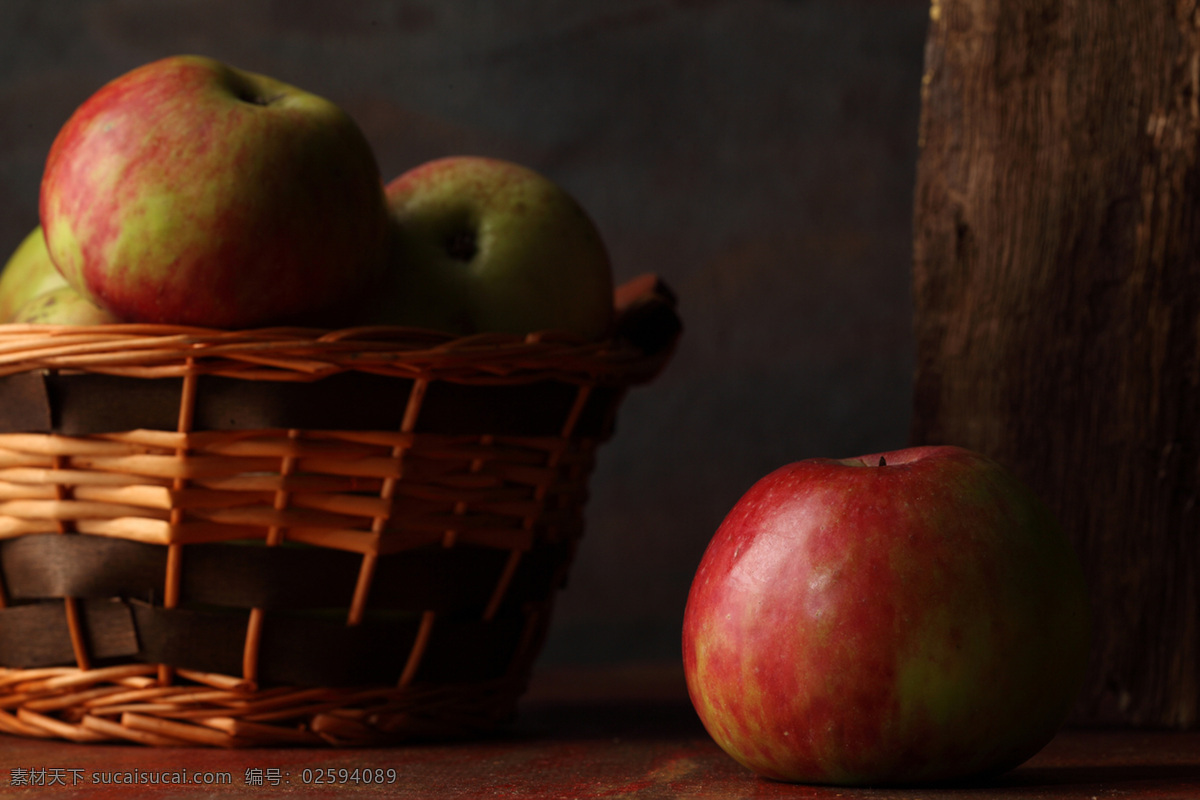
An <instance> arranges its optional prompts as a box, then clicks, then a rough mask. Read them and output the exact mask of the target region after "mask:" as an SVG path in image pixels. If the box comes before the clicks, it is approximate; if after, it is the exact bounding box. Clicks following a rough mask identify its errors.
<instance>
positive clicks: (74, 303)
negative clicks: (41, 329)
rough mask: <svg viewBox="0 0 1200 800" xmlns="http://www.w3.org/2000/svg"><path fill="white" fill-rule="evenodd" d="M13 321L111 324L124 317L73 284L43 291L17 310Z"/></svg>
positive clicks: (43, 323) (49, 323)
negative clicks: (81, 291)
mask: <svg viewBox="0 0 1200 800" xmlns="http://www.w3.org/2000/svg"><path fill="white" fill-rule="evenodd" d="M12 321H13V322H27V323H35V324H39V325H108V324H111V323H115V322H121V321H122V320H121V319H120V318H119V317H117V316H115V315H114V314H113V313H112V312H110V311H106V310H105V309H103V308H100V307H99V306H97V305H95V304H94V303H92V302H91V301H90V300H88V299H86V298H85V297H83V295H81V294H79V292H77V291H75V290H74V289H72V288H71V287H70V286H66V285H63V286H59V287H58V288H56V289H50V290H49V291H46V292H42V293H41V294H39V295H38V296H37V297H34V298H32V299H31V300H29V301H28V302H27V303H25V304H24V305H22V306H21V307H20V308H19V309H17V312H16V314H14V315H13V319H12Z"/></svg>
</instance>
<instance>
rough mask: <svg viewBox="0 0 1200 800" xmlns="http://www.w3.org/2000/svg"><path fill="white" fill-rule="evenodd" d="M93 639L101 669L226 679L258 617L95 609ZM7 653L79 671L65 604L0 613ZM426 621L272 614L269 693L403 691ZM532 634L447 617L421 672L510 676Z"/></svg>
mask: <svg viewBox="0 0 1200 800" xmlns="http://www.w3.org/2000/svg"><path fill="white" fill-rule="evenodd" d="M82 605H83V608H84V615H83V616H84V622H83V627H84V633H85V636H86V638H87V640H88V643H89V646H90V648H91V650H92V651H93V654H94V656H95V658H96V660H97V662H103V661H106V660H109V661H141V662H146V663H166V664H171V665H172V666H175V667H178V668H181V669H192V670H199V671H203V672H210V673H216V674H220V675H238V674H240V672H241V666H242V647H243V643H244V642H245V636H246V624H247V618H248V612H243V611H211V610H205V611H201V610H194V609H166V608H162V607H160V606H153V605H150V604H148V603H144V602H141V601H129V602H121V601H117V600H88V601H85V602H83V603H82ZM0 620H2V624H0V652H3V653H4V654H5V658H4V660H5V661H6V663H8V664H11V665H12V666H14V667H17V668H21V669H30V668H37V667H49V666H60V665H69V664H72V663H73V662H74V654H73V651H72V648H71V641H70V635H69V633H68V631H67V622H66V617H65V614H64V613H63V607H62V603H61V602H57V601H43V602H38V603H33V604H28V605H21V606H14V607H11V608H6V609H3V610H2V611H0ZM419 622H420V616H419V615H418V614H391V615H387V616H386V617H385V618H373V619H368V620H366V621H364V622H363V623H362V624H360V625H357V626H353V627H349V626H346V625H345V624H342V623H339V622H336V621H333V620H330V619H327V618H325V617H323V616H318V615H314V614H299V613H279V614H268V615H267V618H266V622H265V624H264V626H263V636H262V641H261V643H260V646H259V661H258V676H259V680H260V682H261V683H262V684H264V685H279V684H286V685H299V686H329V685H333V686H362V685H368V684H393V683H395V681H396V679H397V677H398V676H399V674H400V672H401V670H402V669H403V668H404V662H405V659H406V658H407V657H408V653H409V650H410V649H411V647H412V642H413V639H414V638H415V637H416V635H417V629H418V627H419ZM524 627H525V618H524V615H523V614H521V613H509V614H504V615H500V616H497V617H495V618H493V619H491V620H487V621H485V620H481V619H470V618H467V619H464V618H460V617H453V616H451V617H446V618H443V619H441V620H440V621H439V624H438V625H437V626H436V627H435V629H434V631H433V634H432V635H431V636H430V639H429V644H428V648H427V651H426V655H425V658H424V660H423V661H422V666H421V671H420V672H418V674H417V679H418V680H420V679H421V678H422V676H423V675H426V676H433V677H435V678H436V680H437V681H438V682H439V683H457V682H469V681H485V680H492V679H495V678H499V677H501V676H503V675H504V674H505V670H506V669H507V668H508V666H509V664H510V663H511V660H512V658H513V654H514V652H515V651H516V648H517V647H518V646H519V644H520V641H521V637H522V633H523V630H524Z"/></svg>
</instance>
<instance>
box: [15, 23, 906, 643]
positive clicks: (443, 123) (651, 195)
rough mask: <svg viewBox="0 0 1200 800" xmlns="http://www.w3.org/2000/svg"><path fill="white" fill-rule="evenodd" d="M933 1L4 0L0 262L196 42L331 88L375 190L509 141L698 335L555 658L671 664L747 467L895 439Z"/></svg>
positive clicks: (901, 419)
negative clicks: (165, 65) (60, 146)
mask: <svg viewBox="0 0 1200 800" xmlns="http://www.w3.org/2000/svg"><path fill="white" fill-rule="evenodd" d="M928 14H929V10H928V5H927V3H925V2H919V1H918V0H891V2H886V1H884V0H874V1H872V0H791V1H790V2H789V1H786V0H675V1H674V2H668V1H667V0H577V1H576V2H570V3H567V2H558V3H551V2H485V1H484V0H480V1H479V2H445V1H444V0H442V1H435V0H412V1H411V2H383V1H382V0H371V1H368V2H338V3H331V2H322V1H321V0H176V1H174V2H163V0H3V2H2V3H0V108H2V109H3V114H0V250H3V251H4V253H3V258H7V254H8V253H9V252H11V250H12V249H13V248H15V247H16V245H17V244H18V242H19V241H20V240H21V238H22V237H23V236H24V235H25V234H26V233H28V231H29V230H31V229H32V228H33V226H34V225H36V224H37V186H38V181H39V179H40V175H41V169H42V164H43V161H44V159H45V155H46V152H47V149H48V148H49V146H50V142H51V140H52V139H53V137H54V134H55V132H56V131H57V129H58V127H59V126H60V125H61V124H62V123H63V122H64V121H65V120H66V118H67V117H68V116H69V115H70V113H71V111H72V110H73V109H74V108H75V107H76V106H77V105H78V104H79V103H80V102H82V101H83V100H84V99H86V97H87V96H88V95H89V94H90V93H91V92H92V91H94V90H95V89H97V88H98V87H99V86H100V85H101V84H102V83H103V82H105V81H107V80H108V79H110V78H113V77H116V76H117V75H119V74H121V73H123V72H125V71H127V70H129V69H131V68H133V67H135V66H138V65H139V64H142V63H145V62H147V61H151V60H154V59H156V58H159V57H162V56H166V55H172V54H175V53H183V52H195V53H202V54H205V55H210V56H213V57H216V58H220V59H223V60H226V61H228V62H229V63H231V64H234V65H235V66H239V67H243V68H245V69H250V70H253V71H257V72H263V73H266V74H269V75H272V76H274V77H276V78H279V79H281V80H285V81H287V82H289V83H293V84H296V85H298V86H300V87H303V88H305V89H308V90H310V91H313V92H316V93H318V94H321V95H324V96H326V97H328V98H330V99H332V100H334V101H336V102H338V103H340V104H341V105H342V106H343V107H345V108H346V109H347V110H348V111H349V112H350V113H351V114H352V115H353V116H354V117H356V118H357V120H358V121H359V123H360V124H361V126H362V127H363V129H364V130H365V132H366V134H367V136H368V138H369V139H370V140H371V142H372V144H373V145H374V146H375V148H376V151H377V154H378V158H379V161H380V165H381V167H382V170H383V172H384V177H385V179H390V178H391V177H393V176H395V175H397V174H399V173H400V172H402V171H404V170H405V169H407V168H409V167H411V166H414V165H416V164H418V163H420V162H421V161H424V160H427V159H430V158H434V157H437V156H443V155H451V154H458V153H475V154H486V155H493V156H499V157H503V158H509V159H512V160H516V161H519V162H521V163H524V164H527V165H528V166H531V167H533V168H535V169H538V170H540V171H542V172H543V173H545V174H547V175H548V176H550V177H551V178H553V179H554V180H556V181H558V182H559V183H561V184H562V185H564V186H565V187H566V188H567V189H568V190H569V191H571V192H572V193H573V194H575V196H576V197H577V198H578V199H579V200H580V201H581V202H582V203H583V205H584V206H585V207H586V208H587V209H588V210H589V211H590V212H591V213H592V215H593V217H594V218H595V220H596V222H597V224H598V226H599V227H600V229H601V232H602V233H603V235H604V237H605V239H606V240H607V242H608V244H609V247H610V249H611V252H612V256H613V260H614V266H615V270H616V276H617V279H618V280H624V279H627V278H630V277H632V276H634V275H636V274H639V273H642V272H647V271H654V272H658V273H660V274H661V275H663V276H664V277H665V278H666V279H667V281H668V282H669V283H670V284H671V285H672V286H673V287H674V288H675V289H676V291H677V293H678V294H679V297H680V310H681V313H682V316H683V318H684V321H685V324H686V326H687V330H686V333H685V336H684V339H683V341H682V344H681V347H680V349H679V351H678V354H677V356H676V358H675V360H674V362H673V363H672V364H671V366H670V368H669V369H668V370H667V372H666V373H665V374H663V375H662V376H661V378H660V379H659V380H658V381H657V382H656V383H655V384H653V385H651V386H648V387H645V388H641V389H638V390H636V391H635V392H633V393H632V394H631V395H630V397H629V399H628V402H627V404H626V406H625V407H624V409H623V413H622V417H621V418H620V420H619V423H618V433H617V436H616V438H615V440H613V441H612V442H611V443H610V444H608V445H607V446H606V447H605V449H603V450H602V451H601V454H600V459H599V463H598V465H597V469H596V473H595V476H594V479H593V483H592V498H591V501H590V505H589V507H588V526H589V527H588V532H587V534H586V536H585V539H584V542H583V544H582V546H581V548H580V551H579V554H578V560H577V562H576V564H575V568H574V571H573V574H572V578H571V582H570V585H569V587H568V589H567V591H566V592H565V593H564V594H563V595H562V596H561V599H560V603H559V605H558V607H557V611H556V619H555V624H554V627H553V629H552V631H551V635H550V639H549V641H548V643H547V649H546V651H545V654H544V659H545V660H546V661H547V662H551V661H553V662H560V661H617V660H639V659H654V658H675V657H677V654H678V648H679V643H678V639H679V625H680V620H681V616H682V613H683V606H684V601H685V599H686V593H687V587H688V584H689V582H690V580H691V576H692V574H693V572H694V570H695V568H696V565H697V563H698V562H699V559H700V556H701V554H702V552H703V549H704V546H705V544H706V543H707V541H708V539H709V538H710V537H711V536H712V534H713V532H714V530H715V529H716V527H717V525H718V524H719V523H720V521H721V519H722V517H723V516H724V515H725V513H726V512H727V511H728V510H729V508H730V507H731V506H732V505H733V504H734V503H735V502H736V500H737V499H738V497H740V496H741V494H742V493H743V492H744V491H745V490H746V489H747V488H748V487H749V486H750V484H751V483H753V482H754V481H755V480H756V479H757V478H759V477H760V476H762V475H763V474H765V473H767V472H768V471H770V470H772V469H774V468H775V467H778V466H781V465H783V464H785V463H787V462H790V461H794V460H798V459H801V458H807V457H811V456H818V455H821V456H837V457H842V456H852V455H861V454H863V453H867V452H871V451H877V450H884V449H889V448H895V447H901V446H903V445H904V444H905V443H906V441H907V436H908V425H909V416H910V391H911V384H912V370H913V350H914V344H913V341H912V329H911V328H912V325H911V313H912V309H911V301H910V294H909V280H910V269H911V241H912V221H911V217H912V190H913V182H914V178H915V169H916V157H917V142H916V132H917V120H918V115H919V108H920V86H921V72H922V56H923V49H924V39H925V32H926V26H927V24H928Z"/></svg>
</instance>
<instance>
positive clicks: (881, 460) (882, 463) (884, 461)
mask: <svg viewBox="0 0 1200 800" xmlns="http://www.w3.org/2000/svg"><path fill="white" fill-rule="evenodd" d="M879 466H881V467H886V466H887V459H885V458H884V457H883V456H880V457H879Z"/></svg>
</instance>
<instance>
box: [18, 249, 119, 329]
mask: <svg viewBox="0 0 1200 800" xmlns="http://www.w3.org/2000/svg"><path fill="white" fill-rule="evenodd" d="M4 322H30V323H42V324H53V325H103V324H107V323H112V322H120V320H119V319H118V318H117V317H116V316H114V315H113V314H111V313H109V312H108V311H105V310H104V309H102V308H99V307H98V306H96V305H95V304H93V303H91V302H89V301H88V300H86V299H84V298H83V297H82V296H80V294H79V293H78V292H76V291H75V290H74V289H72V288H71V287H70V286H68V285H67V281H66V279H64V278H63V276H62V275H60V274H59V272H58V270H56V269H55V268H54V263H53V262H52V261H51V260H50V254H49V253H48V252H47V251H46V240H45V238H44V237H43V236H42V229H41V227H37V228H35V229H34V230H33V232H32V233H30V234H29V235H28V236H26V237H25V239H24V240H23V241H22V242H21V244H20V245H19V246H18V247H17V249H16V250H15V251H14V252H13V254H12V256H11V257H10V258H9V259H8V262H7V263H6V264H5V265H4V271H3V272H0V323H4Z"/></svg>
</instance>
